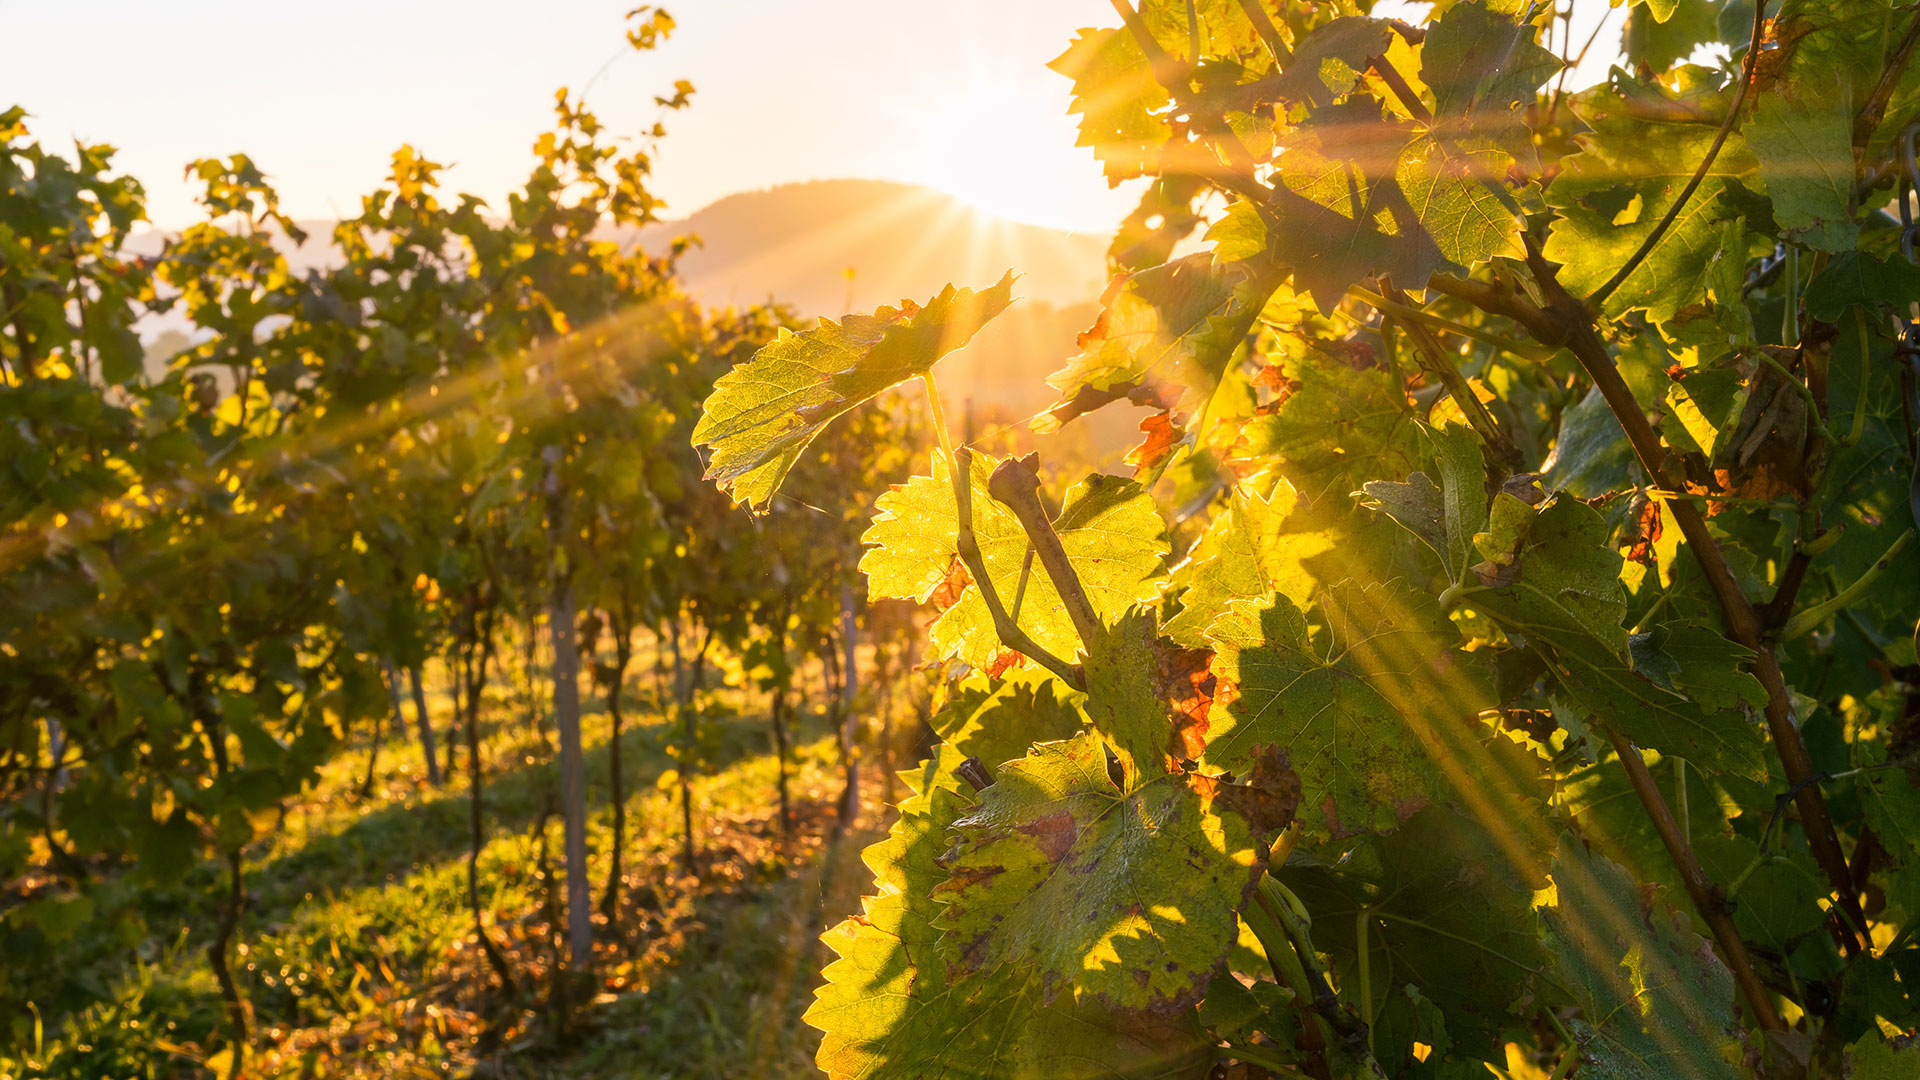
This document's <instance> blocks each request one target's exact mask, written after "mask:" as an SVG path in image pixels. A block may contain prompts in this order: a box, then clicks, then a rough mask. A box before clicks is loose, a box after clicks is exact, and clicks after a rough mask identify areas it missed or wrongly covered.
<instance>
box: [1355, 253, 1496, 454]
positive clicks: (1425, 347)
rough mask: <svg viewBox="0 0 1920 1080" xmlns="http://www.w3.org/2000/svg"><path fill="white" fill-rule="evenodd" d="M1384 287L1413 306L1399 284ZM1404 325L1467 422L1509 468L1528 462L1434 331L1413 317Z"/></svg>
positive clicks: (1405, 306)
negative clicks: (1435, 335) (1455, 363)
mask: <svg viewBox="0 0 1920 1080" xmlns="http://www.w3.org/2000/svg"><path fill="white" fill-rule="evenodd" d="M1380 287H1381V289H1382V290H1383V291H1384V292H1385V293H1386V296H1385V299H1388V300H1391V301H1392V302H1393V303H1394V304H1395V305H1396V306H1398V307H1400V308H1402V309H1409V308H1411V307H1412V305H1411V304H1409V303H1408V302H1407V294H1406V293H1404V292H1402V291H1400V287H1399V286H1397V285H1394V284H1391V283H1389V282H1387V281H1385V280H1382V281H1381V283H1380ZM1400 328H1401V330H1402V331H1404V332H1405V333H1406V335H1407V339H1408V340H1410V341H1412V342H1413V346H1414V348H1413V351H1414V353H1415V355H1416V356H1418V357H1419V359H1420V366H1421V367H1423V368H1426V369H1427V371H1428V372H1429V373H1430V374H1432V375H1433V377H1434V378H1436V379H1439V380H1440V384H1441V385H1442V386H1445V387H1446V388H1447V393H1448V394H1450V395H1452V397H1453V400H1454V404H1456V405H1458V406H1460V411H1461V412H1462V413H1464V414H1465V415H1466V418H1467V422H1468V423H1470V424H1472V425H1473V429H1474V430H1475V431H1477V432H1479V433H1480V438H1481V439H1483V440H1485V441H1486V444H1487V446H1488V448H1489V449H1491V450H1492V451H1493V452H1494V453H1495V454H1496V455H1498V456H1499V458H1500V460H1501V461H1502V462H1503V463H1505V464H1506V466H1507V467H1508V468H1509V469H1517V468H1519V467H1520V466H1521V465H1522V464H1524V463H1525V461H1526V458H1525V457H1524V456H1523V455H1522V454H1521V453H1520V448H1519V447H1518V446H1515V445H1514V442H1513V440H1512V439H1511V438H1509V437H1508V436H1507V433H1506V431H1505V430H1504V429H1503V428H1501V427H1500V422H1499V421H1497V420H1495V419H1494V418H1493V414H1492V413H1490V412H1488V411H1487V406H1486V404H1485V403H1484V402H1482V401H1481V400H1480V396H1479V395H1478V394H1476V393H1474V392H1473V384H1472V383H1469V382H1468V381H1467V377H1466V376H1465V375H1462V374H1460V369H1459V368H1458V367H1455V366H1454V363H1453V360H1452V359H1451V358H1449V357H1448V356H1447V352H1446V350H1445V349H1443V348H1441V347H1440V342H1439V340H1438V339H1437V338H1435V337H1434V336H1433V331H1432V330H1429V329H1428V328H1427V327H1426V326H1425V325H1423V324H1422V323H1421V322H1419V321H1416V320H1413V319H1403V320H1401V327H1400Z"/></svg>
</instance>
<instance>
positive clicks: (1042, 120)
mask: <svg viewBox="0 0 1920 1080" xmlns="http://www.w3.org/2000/svg"><path fill="white" fill-rule="evenodd" d="M1041 74H1043V75H1050V73H1045V72H1043V73H1041ZM1057 81H1058V82H1059V83H1060V85H1059V86H1057V87H1056V86H1052V85H1051V84H1049V83H1045V82H1040V81H1038V80H1037V79H1033V78H1028V77H1024V76H1018V77H1016V76H998V75H987V74H981V75H978V76H974V77H971V78H968V79H965V80H963V81H960V82H958V83H954V84H948V85H945V86H942V87H940V88H939V89H938V90H936V91H934V92H932V93H931V94H929V95H928V96H927V98H926V99H925V100H923V101H921V102H918V103H916V104H917V106H918V107H917V108H915V110H914V121H913V125H912V130H913V131H914V132H915V135H914V138H913V140H912V143H913V145H911V146H910V147H909V148H906V149H907V151H908V153H909V155H910V164H909V166H908V171H909V172H910V173H911V174H912V178H913V179H914V180H916V181H918V182H919V183H923V184H926V185H928V186H930V187H936V188H939V189H941V190H942V191H946V192H948V193H949V194H952V195H956V196H958V197H959V198H961V199H962V200H964V201H966V202H968V203H970V204H972V205H973V206H975V207H977V208H979V209H981V210H984V211H986V212H987V213H990V214H993V215H996V216H998V217H1002V218H1006V219H1008V220H1010V221H1017V222H1024V223H1028V224H1036V225H1049V226H1053V227H1055V228H1064V229H1082V230H1085V229H1110V228H1112V226H1113V223H1114V222H1115V221H1116V220H1117V219H1118V217H1119V216H1120V215H1121V214H1124V213H1125V212H1126V205H1127V203H1128V202H1130V200H1129V199H1126V198H1124V197H1122V198H1116V193H1113V192H1110V191H1109V190H1108V188H1107V184H1106V181H1105V180H1104V179H1103V178H1102V177H1101V175H1100V168H1099V165H1098V164H1097V163H1096V162H1095V161H1094V159H1093V155H1092V154H1090V153H1088V152H1087V151H1086V150H1085V149H1082V148H1079V147H1076V146H1074V139H1075V135H1076V129H1075V124H1074V119H1073V118H1072V117H1070V116H1068V115H1067V111H1066V108H1067V94H1066V81H1065V80H1064V79H1059V80H1057Z"/></svg>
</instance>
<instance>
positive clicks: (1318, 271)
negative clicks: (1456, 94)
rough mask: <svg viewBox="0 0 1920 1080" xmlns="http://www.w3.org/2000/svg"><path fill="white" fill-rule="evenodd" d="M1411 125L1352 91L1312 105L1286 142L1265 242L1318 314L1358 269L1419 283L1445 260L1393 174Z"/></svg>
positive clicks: (1360, 272) (1330, 304)
mask: <svg viewBox="0 0 1920 1080" xmlns="http://www.w3.org/2000/svg"><path fill="white" fill-rule="evenodd" d="M1415 134H1416V132H1415V130H1414V129H1413V128H1412V127H1411V126H1409V125H1407V124H1404V123H1402V122H1400V121H1398V120H1395V119H1390V118H1389V117H1388V116H1387V115H1386V114H1385V113H1384V112H1383V109H1382V106H1381V104H1380V102H1379V100H1378V99H1376V98H1374V97H1372V96H1370V95H1367V94H1355V95H1353V96H1352V97H1350V98H1348V99H1347V100H1346V101H1344V102H1341V103H1340V104H1338V105H1330V106H1328V107H1326V108H1324V109H1321V110H1319V111H1317V112H1316V113H1315V114H1314V115H1313V116H1312V117H1311V119H1310V121H1309V122H1308V123H1305V124H1303V125H1301V127H1300V128H1299V130H1298V131H1297V132H1295V134H1294V137H1293V140H1292V141H1291V142H1290V143H1289V144H1288V147H1287V152H1286V154H1285V155H1283V156H1282V158H1281V163H1280V183H1279V184H1278V185H1276V187H1275V190H1274V193H1273V195H1272V196H1271V197H1270V198H1269V200H1268V203H1267V208H1268V211H1269V212H1270V213H1271V214H1272V215H1273V216H1274V218H1275V219H1276V221H1277V224H1276V225H1273V226H1270V227H1269V229H1268V238H1267V245H1268V249H1269V250H1270V251H1271V252H1272V255H1273V258H1274V259H1275V261H1277V262H1278V263H1280V264H1281V265H1283V266H1287V267H1289V268H1291V269H1292V270H1293V275H1294V283H1295V287H1296V288H1299V289H1302V290H1303V291H1305V292H1308V293H1310V294H1312V296H1313V300H1314V303H1316V304H1318V305H1319V307H1320V311H1321V313H1322V314H1326V313H1327V312H1330V311H1332V310H1333V308H1334V306H1335V305H1337V304H1338V303H1340V301H1341V299H1342V298H1343V297H1345V296H1346V292H1347V289H1348V288H1349V287H1350V286H1352V285H1353V284H1354V283H1355V282H1357V281H1360V280H1362V279H1364V278H1368V277H1372V276H1374V275H1379V274H1384V275H1387V276H1389V277H1391V278H1392V279H1393V280H1395V281H1400V282H1406V283H1407V284H1409V285H1413V286H1416V287H1425V285H1426V283H1427V278H1429V277H1431V276H1432V275H1433V272H1434V271H1435V270H1437V269H1439V268H1440V267H1441V266H1442V265H1444V264H1445V263H1446V261H1447V259H1446V256H1445V254H1443V253H1442V252H1441V250H1440V246H1439V245H1438V244H1437V243H1436V242H1435V240H1434V236H1433V234H1432V232H1430V231H1429V230H1428V228H1427V227H1426V223H1425V222H1424V221H1423V220H1422V219H1421V217H1420V215H1419V212H1418V211H1417V210H1416V209H1415V207H1414V206H1413V204H1412V203H1411V202H1409V201H1408V199H1407V195H1406V192H1405V191H1404V190H1403V189H1402V188H1401V186H1400V183H1399V173H1398V169H1399V162H1400V156H1401V153H1402V152H1403V151H1404V150H1405V149H1406V147H1407V145H1408V143H1410V142H1411V141H1412V140H1413V138H1414V136H1415Z"/></svg>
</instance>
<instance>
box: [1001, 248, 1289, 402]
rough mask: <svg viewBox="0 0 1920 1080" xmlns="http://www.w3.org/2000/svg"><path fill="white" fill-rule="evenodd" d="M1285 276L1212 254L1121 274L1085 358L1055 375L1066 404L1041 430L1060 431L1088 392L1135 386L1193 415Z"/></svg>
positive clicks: (1085, 345) (1085, 340)
mask: <svg viewBox="0 0 1920 1080" xmlns="http://www.w3.org/2000/svg"><path fill="white" fill-rule="evenodd" d="M1278 287H1279V278H1278V277H1277V276H1276V275H1274V274H1272V273H1268V272H1262V271H1257V270H1255V269H1254V268H1253V267H1252V266H1250V265H1248V264H1242V263H1230V262H1216V261H1215V260H1214V258H1213V257H1212V256H1210V255H1208V254H1206V253H1204V252H1203V253H1199V254H1194V255H1188V256H1185V257H1183V258H1179V259H1175V260H1173V261H1172V262H1169V263H1163V264H1161V265H1159V266H1155V267H1153V268H1151V269H1147V270H1141V271H1138V272H1135V273H1132V274H1126V275H1122V276H1119V277H1116V278H1115V279H1114V281H1113V284H1112V285H1111V286H1109V288H1108V290H1107V295H1106V297H1105V299H1104V307H1103V310H1102V311H1101V312H1100V317H1099V320H1098V321H1096V322H1095V323H1094V324H1093V326H1092V328H1091V329H1088V330H1087V331H1086V332H1084V333H1082V334H1081V335H1080V349H1081V352H1080V354H1079V355H1078V356H1075V357H1074V358H1073V359H1071V360H1069V361H1068V362H1067V366H1066V367H1064V368H1062V369H1060V370H1059V371H1056V372H1054V373H1053V374H1052V375H1050V376H1048V377H1047V382H1048V383H1049V384H1051V385H1052V386H1053V387H1054V388H1055V389H1057V390H1059V391H1060V393H1061V399H1062V400H1061V405H1060V406H1056V407H1055V410H1049V411H1048V412H1046V413H1043V414H1041V416H1040V418H1039V419H1038V420H1036V422H1035V425H1034V426H1035V427H1036V428H1037V429H1039V430H1042V431H1045V430H1049V429H1051V428H1052V427H1055V426H1057V423H1055V422H1054V420H1053V418H1054V415H1055V411H1056V410H1059V409H1060V408H1061V406H1064V405H1067V404H1069V403H1072V402H1074V401H1075V400H1076V399H1078V398H1080V397H1081V395H1082V394H1085V393H1086V392H1088V391H1094V392H1097V393H1100V394H1102V395H1112V396H1114V397H1118V396H1120V395H1123V394H1125V393H1126V392H1127V391H1128V390H1130V389H1133V388H1135V387H1148V386H1150V387H1154V388H1156V390H1157V389H1158V388H1161V387H1165V388H1170V389H1173V390H1176V391H1177V395H1178V401H1177V403H1175V401H1174V400H1173V398H1172V396H1170V395H1168V394H1165V393H1161V394H1158V395H1157V396H1159V397H1160V399H1161V401H1162V404H1163V406H1165V405H1171V406H1172V407H1174V408H1175V410H1176V411H1177V412H1178V413H1180V414H1182V415H1189V414H1192V413H1193V412H1195V411H1196V410H1197V409H1199V408H1200V407H1201V405H1202V404H1203V403H1204V402H1205V401H1206V400H1207V399H1208V398H1209V397H1211V396H1212V395H1213V391H1214V389H1215V388H1216V387H1217V386H1218V385H1219V383H1220V376H1221V373H1222V372H1224V371H1225V370H1226V367H1227V362H1228V361H1229V360H1231V359H1232V357H1233V354H1234V352H1235V351H1236V350H1238V349H1240V348H1242V347H1243V346H1244V345H1245V343H1246V338H1247V331H1248V330H1249V329H1250V328H1251V327H1252V326H1253V320H1254V317H1255V316H1257V315H1259V314H1260V309H1261V308H1262V307H1264V306H1266V302H1267V297H1269V296H1271V295H1272V294H1273V291H1274V289H1276V288H1278Z"/></svg>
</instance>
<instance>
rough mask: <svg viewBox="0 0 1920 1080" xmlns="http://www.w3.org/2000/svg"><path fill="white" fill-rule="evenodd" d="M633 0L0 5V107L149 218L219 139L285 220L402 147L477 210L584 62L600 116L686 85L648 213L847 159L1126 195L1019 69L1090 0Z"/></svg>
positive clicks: (341, 193) (1058, 42)
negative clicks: (652, 9) (656, 205)
mask: <svg viewBox="0 0 1920 1080" xmlns="http://www.w3.org/2000/svg"><path fill="white" fill-rule="evenodd" d="M633 6H634V2H633V0H612V2H608V0H540V2H538V3H531V2H526V0H521V2H518V3H509V2H505V0H458V2H455V0H380V2H373V0H332V2H330V3H326V4H309V3H290V2H286V0H280V2H275V3H268V4H253V5H247V4H236V3H233V2H232V0H219V2H207V0H166V2H165V3H159V4H156V3H152V2H151V0H146V2H139V3H135V2H131V0H85V2H79V0H75V2H54V3H49V2H46V0H0V26H5V27H6V28H7V34H6V36H7V39H8V40H7V43H6V54H7V58H6V62H5V63H4V64H0V108H5V107H7V106H8V105H12V104H19V105H21V106H24V107H25V108H26V109H27V111H28V112H29V113H30V114H31V116H32V119H30V121H29V125H30V128H31V130H32V131H33V133H34V134H35V135H36V136H37V137H39V138H40V139H41V140H42V141H43V142H45V143H48V144H53V145H60V144H64V143H66V142H67V141H68V140H70V139H72V138H74V137H78V138H81V139H84V140H86V141H89V142H106V143H110V144H112V145H114V146H116V147H118V148H119V150H120V154H119V156H118V158H117V159H116V160H117V161H118V162H119V164H120V166H121V167H122V168H124V169H125V170H127V171H128V172H131V173H132V174H133V175H135V176H138V177H139V178H140V179H141V180H142V182H144V183H145V184H146V186H147V191H148V195H149V216H150V217H151V218H152V219H153V220H154V221H155V222H157V223H159V224H161V225H164V226H177V225H179V224H182V223H184V222H187V221H190V220H192V219H193V218H194V217H195V216H196V215H195V213H194V210H193V205H192V189H191V188H189V186H188V185H187V184H186V183H185V182H184V180H183V179H182V177H181V172H182V169H183V168H184V166H185V164H186V163H187V162H188V161H190V160H192V159H194V158H197V157H204V156H211V155H223V154H229V153H233V152H235V151H243V152H245V153H247V154H249V155H250V156H251V157H252V158H253V160H254V161H255V162H256V163H257V164H258V165H259V166H260V167H261V168H262V169H264V170H266V172H267V173H268V174H269V175H270V176H271V177H272V178H273V180H274V182H275V184H276V186H277V187H278V188H279V189H280V192H281V197H282V202H283V207H284V208H285V209H287V210H288V211H289V212H291V213H292V214H294V215H295V216H296V217H302V218H317V219H332V218H336V217H339V216H341V215H343V214H352V213H355V212H357V211H358V199H359V196H360V195H361V194H362V193H364V192H366V191H368V190H371V189H372V188H373V187H374V186H375V185H376V184H377V183H378V182H379V181H380V180H381V179H382V178H383V177H384V175H385V172H386V168H387V164H388V159H389V158H390V157H391V155H392V153H393V151H394V150H395V149H396V148H397V147H398V146H400V145H401V144H402V143H413V144H414V145H416V146H417V147H418V148H419V149H420V150H421V152H423V153H424V154H426V155H427V156H428V157H429V158H431V159H433V160H435V161H439V162H443V163H448V164H452V165H454V166H455V167H454V168H452V169H451V170H450V171H449V172H448V173H447V174H446V178H447V181H448V184H449V186H450V187H452V188H454V189H455V190H460V191H470V192H473V193H475V194H478V195H481V196H483V197H485V198H487V199H489V201H491V202H494V203H495V205H501V204H500V202H499V200H500V199H501V197H502V195H503V194H504V193H505V192H506V191H508V190H510V189H512V188H515V187H518V186H519V185H520V184H521V183H522V182H523V181H524V180H525V177H526V172H527V168H528V166H529V163H530V161H531V157H530V151H529V146H530V145H531V143H532V140H533V138H534V137H535V136H536V135H537V134H538V133H539V132H540V131H541V130H543V129H544V128H545V127H546V126H547V125H548V124H549V122H550V120H551V116H552V112H551V110H552V106H553V92H554V90H555V89H556V88H558V87H560V86H567V87H571V88H573V89H574V90H576V91H578V90H579V89H580V88H581V87H583V86H586V85H587V84H588V83H589V81H590V80H592V86H591V89H590V91H589V94H588V102H589V104H590V105H591V106H592V107H593V108H594V109H595V110H596V111H597V112H598V113H599V114H600V116H601V119H602V120H603V121H605V122H606V123H607V124H608V125H609V127H610V128H611V129H613V130H616V131H637V130H640V129H643V128H644V127H646V126H648V125H651V124H652V123H653V121H654V119H655V118H656V116H657V115H658V113H659V110H658V109H657V107H656V106H655V105H654V104H653V98H654V95H655V94H663V93H670V92H671V88H672V85H673V82H674V80H675V79H682V78H684V79H687V80H689V81H691V82H692V83H693V84H694V87H695V89H696V92H695V94H694V97H693V105H692V107H691V108H690V109H688V110H686V111H684V112H680V113H674V114H669V115H668V116H666V117H665V122H666V124H667V127H668V136H667V138H666V140H665V141H664V142H663V143H662V144H661V147H660V150H659V153H658V155H657V160H656V163H655V175H656V181H655V185H654V187H655V190H656V192H657V193H658V194H660V195H662V196H663V197H665V198H666V200H667V202H668V204H669V210H668V216H684V215H686V214H690V213H692V212H693V211H695V210H697V209H699V208H700V207H702V206H704V205H706V204H707V203H710V202H712V201H714V200H715V199H718V198H720V197H722V196H724V195H728V194H731V193H733V192H736V191H744V190H751V189H755V188H761V187H767V186H770V185H773V184H778V183H783V182H788V181H794V180H805V179H817V178H833V177H848V176H856V177H873V178H879V179H891V180H902V181H908V182H914V183H923V184H928V185H931V186H935V187H940V188H943V189H945V190H948V191H951V192H952V193H953V194H956V195H959V196H961V197H963V198H965V199H968V200H969V201H972V202H975V203H977V204H979V205H981V206H982V208H983V209H987V210H990V211H993V212H996V213H1000V214H1002V215H1005V216H1008V217H1012V218H1014V219H1016V220H1026V221H1032V222H1035V223H1038V224H1046V225H1053V226H1057V227H1062V228H1070V229H1077V230H1085V231H1106V230H1109V229H1111V227H1112V225H1113V224H1114V222H1115V221H1116V220H1117V219H1118V218H1119V216H1120V215H1122V214H1124V213H1125V212H1126V210H1127V209H1128V208H1129V207H1130V206H1131V203H1132V201H1133V199H1134V198H1135V197H1136V195H1135V193H1134V192H1133V191H1131V190H1123V191H1120V192H1114V191H1111V190H1109V188H1108V186H1107V184H1106V182H1105V180H1104V179H1103V178H1102V177H1101V175H1100V170H1099V167H1098V165H1097V164H1096V163H1095V162H1094V160H1093V157H1092V155H1091V153H1089V152H1088V151H1085V150H1080V149H1076V148H1075V147H1074V145H1073V143H1074V137H1075V132H1074V126H1073V121H1072V119H1071V118H1069V117H1068V116H1067V113H1066V109H1067V100H1068V88H1069V84H1068V82H1067V80H1066V79H1064V78H1062V77H1061V76H1059V75H1056V74H1054V73H1053V72H1051V71H1048V70H1047V69H1046V67H1045V64H1046V62H1047V61H1048V60H1050V59H1052V58H1053V57H1054V56H1056V55H1058V54H1059V53H1060V52H1061V51H1062V50H1063V49H1064V48H1065V47H1066V44H1067V42H1068V41H1069V40H1071V38H1072V36H1073V33H1074V31H1075V30H1076V29H1077V28H1079V27H1082V26H1101V25H1108V24H1111V23H1114V22H1115V21H1116V19H1115V16H1114V14H1113V8H1112V6H1111V5H1110V4H1109V3H1108V2H1107V0H965V2H964V3H937V4H936V3H926V2H914V3H899V2H897V0H817V2H795V0H780V2H776V0H680V2H678V3H668V4H666V5H664V6H665V7H666V8H667V10H668V11H670V12H671V13H672V14H673V16H674V18H675V19H676V20H677V22H678V23H679V26H678V28H677V29H676V30H675V31H674V33H673V36H672V38H671V39H670V40H669V41H668V42H667V43H666V44H665V45H664V46H662V47H661V48H660V49H658V50H657V51H655V52H652V53H646V54H636V53H633V52H632V51H631V50H629V49H627V48H626V46H625V42H624V39H623V37H622V35H623V33H624V28H625V26H626V22H625V19H624V16H625V14H626V12H627V11H628V10H629V9H630V8H632V7H633ZM610 59H611V60H612V62H611V64H609V63H608V61H609V60H610ZM603 66H604V68H605V70H604V71H602V68H603ZM596 72H599V73H600V74H599V77H598V79H597V80H595V79H594V76H595V74H596Z"/></svg>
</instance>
